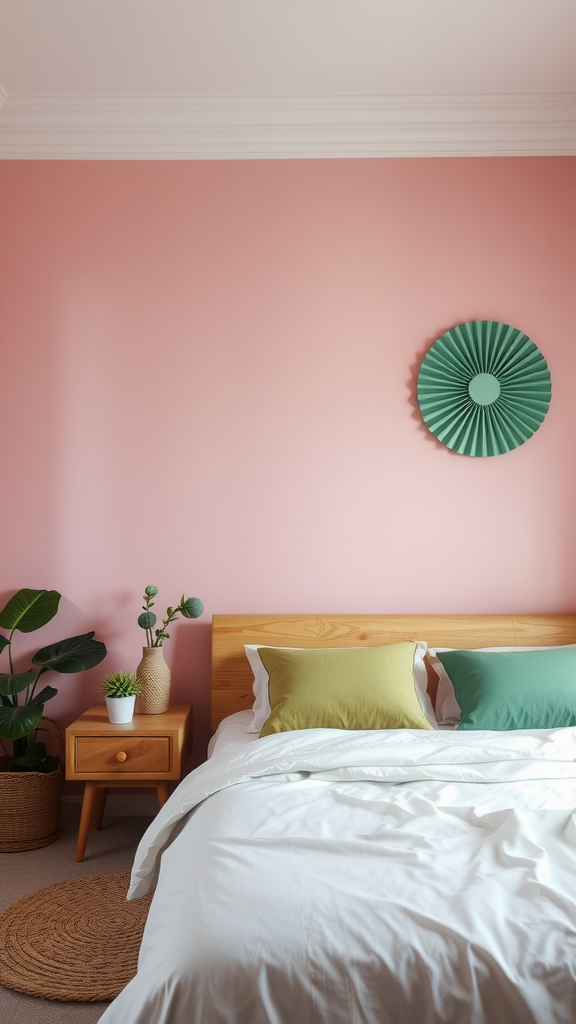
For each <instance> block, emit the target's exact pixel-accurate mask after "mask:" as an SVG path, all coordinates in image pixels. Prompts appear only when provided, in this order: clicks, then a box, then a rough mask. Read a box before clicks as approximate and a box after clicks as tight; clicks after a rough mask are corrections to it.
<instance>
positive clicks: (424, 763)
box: [102, 729, 576, 1024]
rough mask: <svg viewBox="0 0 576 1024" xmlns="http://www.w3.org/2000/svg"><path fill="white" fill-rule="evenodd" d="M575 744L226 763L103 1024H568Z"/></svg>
mask: <svg viewBox="0 0 576 1024" xmlns="http://www.w3.org/2000/svg"><path fill="white" fill-rule="evenodd" d="M575 808H576V730H574V729H558V730H553V731H537V732H514V733H486V732H478V733H470V732H468V733H465V734H464V733H458V732H456V733H445V732H436V731H434V732H428V731H425V732H424V731H422V732H420V731H412V730H398V731H392V732H342V731H339V730H307V731H305V732H295V733H285V734H280V735H274V736H270V737H266V738H264V739H261V740H258V741H256V742H255V743H254V744H252V745H251V746H250V747H246V748H243V749H241V750H240V749H239V750H238V753H237V754H235V755H234V756H230V753H223V754H221V755H219V754H216V755H215V756H214V757H213V758H212V759H211V760H209V761H208V762H207V763H206V764H205V765H203V766H202V767H200V768H198V769H196V771H194V772H193V773H192V774H191V775H189V776H188V777H187V778H186V779H185V780H184V781H183V782H182V783H181V785H180V786H179V787H178V789H177V790H176V792H175V793H174V794H173V795H172V797H171V798H170V800H169V801H168V803H167V804H166V805H165V806H164V808H163V809H162V810H161V812H160V813H159V815H158V816H157V818H156V819H155V821H154V822H153V823H152V825H151V826H150V828H149V829H148V831H147V833H146V835H145V836H144V838H143V840H142V842H141V844H140V846H139V848H138V851H137V854H136V858H135V862H134V868H133V874H132V884H131V896H132V897H135V896H138V895H141V894H142V893H144V892H145V891H146V890H147V889H148V887H149V886H150V884H151V883H152V882H153V881H154V880H155V877H156V874H157V869H158V865H159V863H160V860H161V862H162V870H161V872H160V877H159V881H158V888H157V891H156V894H155V896H154V900H153V903H152V908H151V911H150V915H149V918H148V923H147V926H146V931H145V935H144V940H143V944H142V950H141V955H140V964H139V971H138V975H137V977H136V978H135V979H134V980H133V981H132V982H131V983H130V985H128V986H127V988H126V989H125V990H124V992H123V993H122V994H121V995H120V996H119V997H118V999H117V1000H115V1002H114V1003H113V1004H112V1006H111V1007H110V1008H109V1009H108V1010H107V1011H106V1013H105V1014H104V1017H103V1018H102V1024H270V1022H273V1024H293V1022H296V1024H404V1022H406V1024H410V1022H412V1021H418V1022H419V1024H427V1022H430V1024H432V1022H434V1024H439V1022H440V1021H442V1022H443V1024H564V1022H566V1024H568V1022H570V1024H573V1022H574V1020H576V824H575V822H574V818H573V812H574V810H575Z"/></svg>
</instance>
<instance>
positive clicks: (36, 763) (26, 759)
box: [16, 741, 48, 771]
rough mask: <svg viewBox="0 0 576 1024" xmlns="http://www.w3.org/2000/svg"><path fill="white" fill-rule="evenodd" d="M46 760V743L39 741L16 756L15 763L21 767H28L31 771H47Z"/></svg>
mask: <svg viewBox="0 0 576 1024" xmlns="http://www.w3.org/2000/svg"><path fill="white" fill-rule="evenodd" d="M47 761H48V754H47V752H46V744H45V743H42V742H41V741H40V742H38V743H33V744H32V745H31V746H30V747H28V749H27V751H26V753H25V754H23V756H22V757H17V758H16V764H17V765H19V766H20V767H21V768H28V769H31V770H32V771H34V770H36V771H47V770H48V769H47V767H46V763H47Z"/></svg>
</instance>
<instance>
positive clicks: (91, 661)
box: [32, 631, 106, 672]
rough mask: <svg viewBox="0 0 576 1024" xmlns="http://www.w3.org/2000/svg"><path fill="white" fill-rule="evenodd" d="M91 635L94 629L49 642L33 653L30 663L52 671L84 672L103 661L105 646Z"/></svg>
mask: <svg viewBox="0 0 576 1024" xmlns="http://www.w3.org/2000/svg"><path fill="white" fill-rule="evenodd" d="M93 636H94V631H92V632H91V633H82V635H81V636H71V637H69V638H68V639H67V640H59V641H58V643H55V644H49V646H48V647H43V648H42V649H41V650H40V651H38V652H37V653H36V654H35V655H34V657H33V658H32V664H33V665H39V666H40V667H41V668H43V669H49V668H51V669H52V670H53V671H54V672H84V671H85V670H86V669H87V668H94V665H99V664H100V662H101V661H104V658H105V657H106V647H105V645H104V644H102V643H100V641H99V640H93V639H92V637H93Z"/></svg>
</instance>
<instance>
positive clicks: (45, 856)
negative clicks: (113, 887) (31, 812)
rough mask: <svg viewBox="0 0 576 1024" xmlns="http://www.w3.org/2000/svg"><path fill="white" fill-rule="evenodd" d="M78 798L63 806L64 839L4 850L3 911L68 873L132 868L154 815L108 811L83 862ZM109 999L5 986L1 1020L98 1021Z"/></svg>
mask: <svg viewBox="0 0 576 1024" xmlns="http://www.w3.org/2000/svg"><path fill="white" fill-rule="evenodd" d="M79 820H80V805H79V804H64V805H63V807H62V822H61V833H60V837H59V839H57V840H56V842H55V843H52V844H51V845H50V846H44V847H42V849H40V850H27V851H26V852H25V853H0V877H1V879H2V884H1V887H0V912H1V911H2V910H4V908H5V907H8V906H9V905H10V904H11V903H14V902H15V901H16V900H18V899H20V897H22V896H27V895H28V893H31V892H35V891H36V890H37V889H44V888H45V887H46V886H47V885H52V884H53V883H54V882H63V881H65V880H66V879H68V878H83V877H85V876H86V875H98V874H103V873H104V872H110V871H129V870H130V868H131V866H132V859H133V857H134V853H135V851H136V847H137V845H138V843H139V841H140V838H141V836H142V835H143V833H144V831H145V830H146V828H147V827H148V825H149V824H150V821H151V820H152V819H151V818H149V817H148V818H144V817H134V816H131V817H128V816H127V817H118V816H114V815H108V814H106V815H105V817H104V824H103V828H102V830H101V831H100V832H93V831H92V832H90V834H89V836H88V843H87V846H86V855H85V857H84V861H83V862H82V864H77V863H76V840H77V837H78V823H79ZM106 1006H108V1003H56V1002H51V1001H48V1000H44V999H34V998H33V997H31V996H23V995H20V994H19V993H17V992H11V991H10V989H7V988H2V987H1V986H0V1021H6V1024H8V1022H12V1021H25V1022H26V1024H95V1022H96V1021H97V1020H99V1018H100V1017H101V1016H102V1014H103V1012H104V1010H105V1009H106Z"/></svg>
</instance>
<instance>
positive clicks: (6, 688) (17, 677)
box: [0, 669, 36, 697]
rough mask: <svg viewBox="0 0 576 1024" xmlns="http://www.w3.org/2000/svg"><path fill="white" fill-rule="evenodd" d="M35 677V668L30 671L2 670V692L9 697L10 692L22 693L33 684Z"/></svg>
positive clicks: (0, 683)
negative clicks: (11, 671)
mask: <svg viewBox="0 0 576 1024" xmlns="http://www.w3.org/2000/svg"><path fill="white" fill-rule="evenodd" d="M35 678H36V673H35V672H34V670H33V669H29V670H28V672H13V673H10V672H0V694H2V695H3V696H5V697H7V696H8V695H9V694H14V693H20V691H21V690H25V689H26V687H27V686H32V683H33V682H34V680H35Z"/></svg>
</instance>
